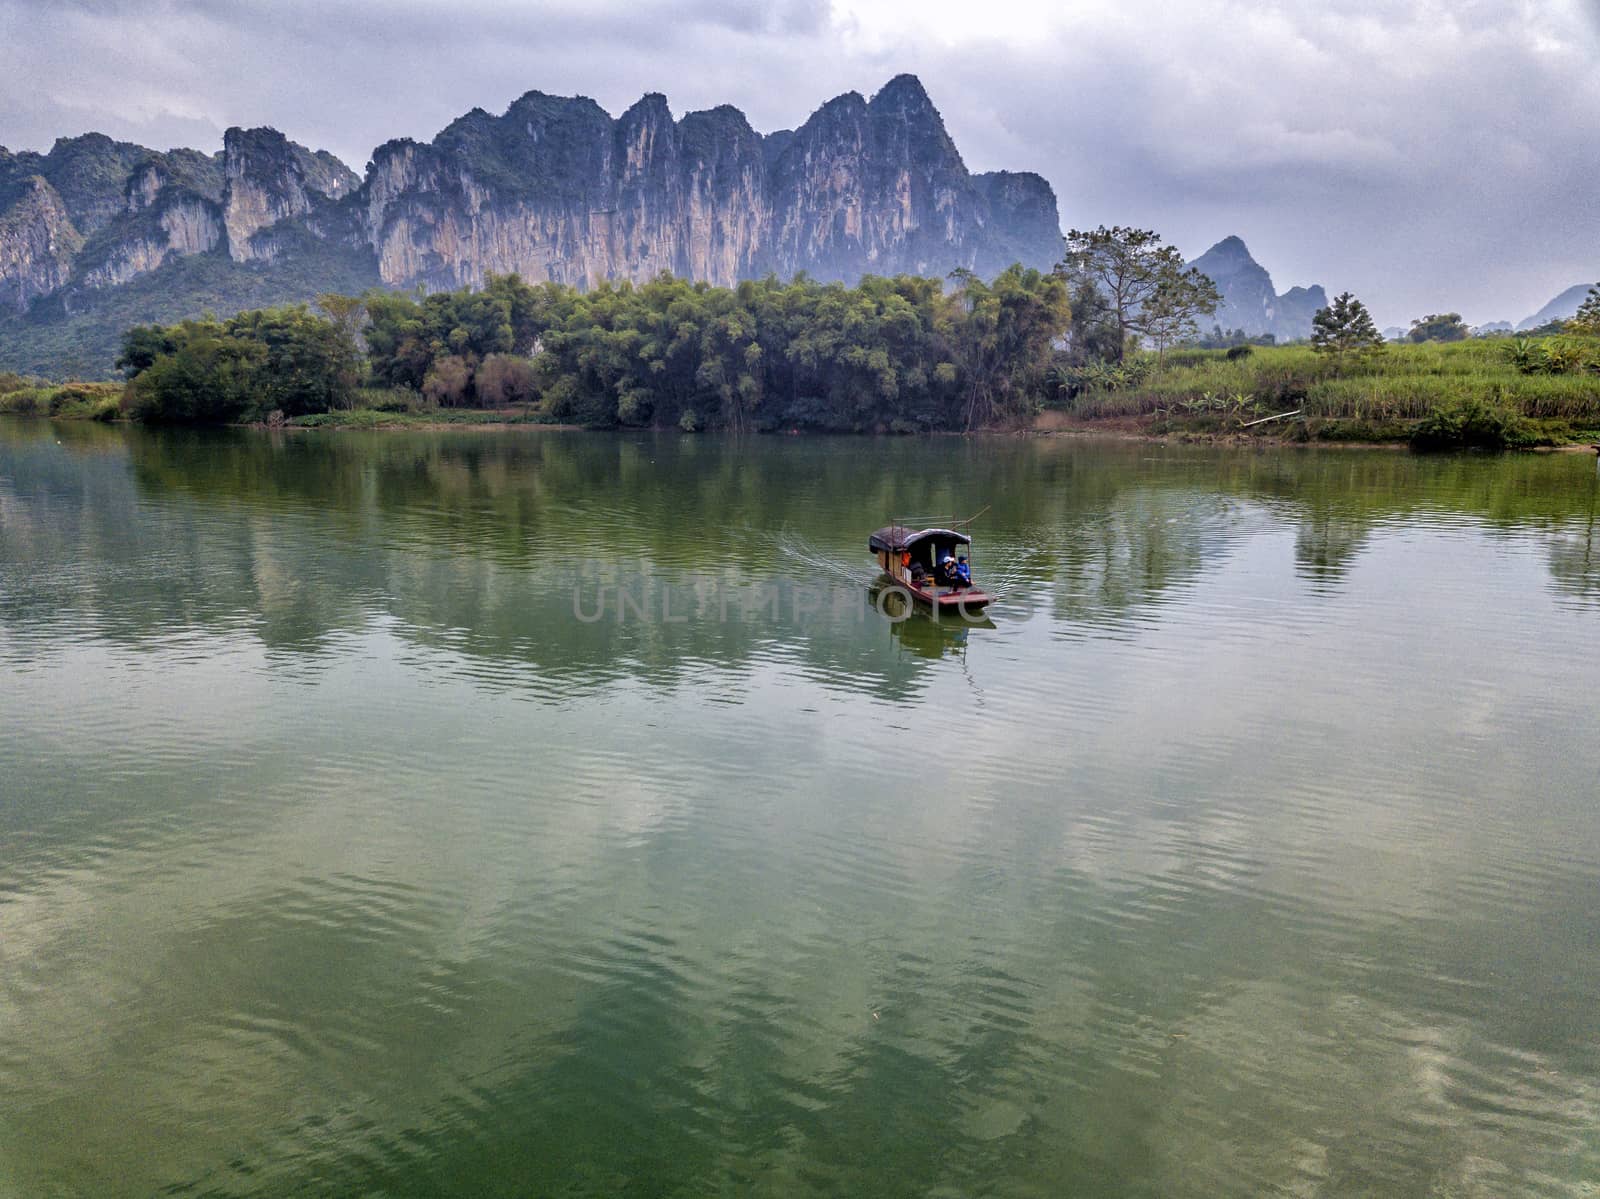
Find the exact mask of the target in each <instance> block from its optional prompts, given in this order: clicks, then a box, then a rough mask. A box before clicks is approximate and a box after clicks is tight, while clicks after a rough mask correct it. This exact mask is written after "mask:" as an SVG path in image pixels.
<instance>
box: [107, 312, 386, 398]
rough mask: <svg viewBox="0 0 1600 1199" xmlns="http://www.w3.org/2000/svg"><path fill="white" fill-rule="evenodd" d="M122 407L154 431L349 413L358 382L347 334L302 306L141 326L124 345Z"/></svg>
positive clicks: (352, 344) (121, 361) (125, 337)
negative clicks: (223, 318)
mask: <svg viewBox="0 0 1600 1199" xmlns="http://www.w3.org/2000/svg"><path fill="white" fill-rule="evenodd" d="M117 365H118V366H119V367H121V368H122V370H123V371H124V372H125V373H126V374H127V375H128V388H127V394H126V396H125V398H124V400H123V408H124V410H125V411H126V412H127V413H128V415H130V416H132V417H133V418H134V419H136V420H142V421H146V422H149V423H152V424H225V423H228V422H230V421H239V420H250V419H262V418H268V417H272V416H273V414H281V416H282V417H290V416H299V415H303V414H305V413H311V412H326V411H328V410H329V409H331V408H336V407H342V406H346V405H347V404H348V403H349V402H350V400H351V398H352V397H353V395H354V391H355V387H356V383H357V381H358V372H357V367H358V360H357V356H356V347H355V344H354V342H353V341H352V340H351V338H350V336H349V334H348V332H347V331H346V330H344V329H342V328H340V327H339V325H338V324H337V323H336V322H334V321H331V320H326V319H324V318H322V317H319V316H316V315H315V314H313V313H311V312H309V311H308V310H307V309H306V308H305V307H304V306H303V305H296V306H293V307H286V308H270V309H264V310H260V309H258V310H256V311H253V312H241V313H240V314H239V315H238V316H235V317H232V318H230V319H228V320H226V321H218V320H215V319H212V318H205V319H202V320H197V321H184V322H182V323H181V324H177V325H168V326H161V325H140V326H136V327H134V328H133V329H130V330H129V331H128V332H127V334H126V335H125V336H124V338H123V349H122V355H121V356H120V357H119V358H118V359H117Z"/></svg>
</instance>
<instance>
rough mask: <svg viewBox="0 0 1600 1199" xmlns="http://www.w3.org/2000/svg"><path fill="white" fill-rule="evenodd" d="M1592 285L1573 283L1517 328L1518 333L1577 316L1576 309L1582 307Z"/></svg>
mask: <svg viewBox="0 0 1600 1199" xmlns="http://www.w3.org/2000/svg"><path fill="white" fill-rule="evenodd" d="M1593 286H1594V284H1592V283H1575V284H1573V285H1572V286H1571V287H1569V288H1567V290H1566V291H1564V292H1562V293H1561V294H1560V295H1559V296H1557V297H1556V298H1555V299H1553V300H1551V301H1550V302H1549V303H1548V304H1546V305H1545V306H1544V307H1543V308H1541V309H1539V311H1538V312H1536V313H1534V314H1533V315H1532V316H1530V317H1529V318H1528V319H1527V320H1525V321H1523V322H1522V323H1521V324H1520V325H1518V326H1517V332H1518V333H1526V332H1527V331H1528V330H1529V329H1537V328H1538V327H1539V326H1540V325H1548V324H1549V323H1550V322H1551V321H1564V320H1568V319H1570V318H1571V317H1574V316H1577V315H1578V309H1579V308H1580V307H1582V306H1583V301H1584V300H1585V299H1586V298H1588V295H1589V289H1590V288H1591V287H1593Z"/></svg>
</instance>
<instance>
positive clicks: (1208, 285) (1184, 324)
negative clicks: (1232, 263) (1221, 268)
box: [1139, 270, 1222, 358]
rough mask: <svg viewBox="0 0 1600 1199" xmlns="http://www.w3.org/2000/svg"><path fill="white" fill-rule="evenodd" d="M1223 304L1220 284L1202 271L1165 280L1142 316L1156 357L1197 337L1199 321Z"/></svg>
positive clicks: (1186, 272) (1163, 355) (1140, 317)
mask: <svg viewBox="0 0 1600 1199" xmlns="http://www.w3.org/2000/svg"><path fill="white" fill-rule="evenodd" d="M1221 303H1222V293H1221V292H1219V291H1218V290H1217V285H1216V284H1215V283H1213V282H1212V281H1211V279H1210V278H1208V277H1207V276H1205V275H1202V274H1201V273H1200V272H1199V271H1196V270H1188V271H1184V272H1182V273H1181V274H1178V275H1176V276H1174V277H1172V278H1168V279H1164V280H1162V282H1161V284H1160V286H1158V287H1157V288H1156V294H1155V295H1154V296H1152V297H1151V298H1150V301H1149V302H1148V303H1147V304H1145V306H1144V309H1143V310H1142V311H1141V312H1140V313H1139V321H1140V323H1141V324H1142V325H1143V326H1144V328H1143V332H1144V335H1145V336H1146V337H1148V338H1149V339H1150V340H1151V341H1153V342H1155V343H1156V357H1157V358H1163V357H1165V356H1166V352H1167V347H1168V346H1169V345H1171V344H1172V343H1173V342H1176V341H1182V340H1183V339H1184V338H1186V337H1193V336H1194V335H1195V334H1197V333H1198V332H1199V331H1200V330H1199V326H1198V324H1197V323H1196V320H1197V318H1198V317H1200V316H1209V315H1210V314H1211V313H1213V312H1215V311H1216V310H1217V305H1219V304H1221Z"/></svg>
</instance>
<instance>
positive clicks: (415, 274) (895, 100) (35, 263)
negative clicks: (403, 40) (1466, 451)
mask: <svg viewBox="0 0 1600 1199" xmlns="http://www.w3.org/2000/svg"><path fill="white" fill-rule="evenodd" d="M1061 249H1062V246H1061V227H1060V220H1059V217H1058V215H1057V212H1056V198H1055V193H1054V192H1053V191H1052V190H1051V188H1050V185H1049V184H1048V183H1047V182H1045V180H1044V179H1042V178H1040V177H1039V176H1038V175H1032V174H1026V173H1012V172H1007V171H999V172H992V173H989V174H979V175H974V174H972V173H970V172H969V171H968V170H967V167H966V164H965V163H964V162H963V161H962V158H961V155H960V153H959V151H958V150H957V149H956V146H955V143H954V142H953V141H952V140H951V138H950V135H949V134H948V132H946V130H945V127H944V121H943V119H942V118H941V117H940V115H939V111H938V109H936V108H935V107H934V106H933V103H932V101H931V100H930V99H929V98H928V94H927V92H926V91H924V90H923V87H922V84H921V83H920V82H918V80H917V79H916V78H915V76H912V75H899V76H896V77H895V78H894V79H891V80H890V81H889V82H888V83H887V84H886V85H885V86H884V87H883V88H882V90H880V91H879V92H878V93H877V95H875V96H873V97H872V99H871V100H868V99H866V98H865V97H863V96H862V95H861V94H860V93H858V92H847V93H846V94H845V95H842V96H839V97H836V98H835V99H833V100H830V101H829V102H828V103H826V104H824V105H823V106H822V107H821V108H820V109H818V110H817V112H815V113H814V114H813V115H812V116H811V118H810V119H809V120H807V121H806V122H805V124H803V125H801V126H800V128H798V129H796V130H792V131H790V130H783V131H779V132H777V133H772V134H768V135H765V136H763V135H762V134H759V133H757V132H756V131H755V130H753V129H751V127H750V125H749V122H748V121H746V119H745V117H744V114H743V113H741V112H740V111H739V110H738V109H736V108H731V107H728V106H723V107H720V108H714V109H710V110H709V111H705V112H691V113H688V114H686V115H685V116H683V117H681V118H679V119H677V120H674V119H673V116H672V114H671V112H670V111H669V109H668V107H667V100H666V97H664V96H662V95H659V94H654V93H652V94H650V95H646V96H645V97H643V98H642V99H641V100H639V101H638V102H637V103H636V104H634V105H633V106H632V107H631V108H629V109H628V110H627V111H626V112H624V113H623V114H622V115H621V116H620V117H616V118H613V117H611V116H610V115H608V114H607V113H606V112H605V111H604V110H603V109H601V108H600V106H599V105H598V104H596V103H595V102H594V101H593V100H590V99H587V98H585V97H571V98H566V97H558V96H548V95H545V94H544V93H542V92H529V93H527V94H526V95H524V96H523V97H522V98H521V99H519V100H517V101H516V102H515V103H514V104H512V105H511V106H510V108H508V109H507V110H506V112H505V113H504V114H502V115H500V116H494V115H491V114H490V113H487V112H485V111H484V110H482V109H474V110H472V111H471V112H469V113H467V114H466V115H465V116H463V117H460V118H459V119H457V120H455V121H453V122H452V123H451V124H450V125H449V126H448V127H447V128H445V129H444V131H443V132H441V133H440V134H439V135H438V137H436V138H435V139H434V140H433V141H432V142H428V143H421V142H415V141H412V140H410V139H402V140H399V141H391V142H387V143H385V144H384V145H382V146H379V147H378V148H377V149H376V150H374V151H373V154H372V161H371V162H370V163H369V164H368V165H367V168H366V174H365V177H364V178H360V177H357V176H356V175H355V174H354V173H353V172H352V171H350V170H349V169H348V168H347V167H345V166H344V165H343V164H342V163H340V162H339V161H338V160H337V159H335V158H334V157H333V156H332V155H330V154H327V153H325V152H322V151H311V150H307V149H306V148H305V147H303V146H299V145H297V144H295V143H294V142H292V141H289V140H288V139H287V138H285V137H284V136H283V135H282V134H281V133H279V132H277V131H276V130H273V129H250V130H245V129H230V130H228V132H227V134H226V136H225V137H224V139H223V147H222V151H221V153H218V154H210V155H207V154H202V153H199V152H197V151H194V150H174V151H170V152H168V153H158V152H156V151H153V150H148V149H145V148H144V147H141V146H136V145H132V144H129V143H126V142H115V141H112V140H111V139H110V138H108V137H105V136H103V135H101V134H87V135H85V136H83V137H79V138H71V139H62V140H59V141H57V142H56V144H55V146H54V148H53V149H51V151H50V152H49V153H48V154H43V155H41V154H36V153H31V152H24V153H19V154H12V153H10V152H8V151H6V150H4V149H0V312H3V311H4V310H6V309H9V310H11V312H12V313H15V314H18V315H15V316H13V317H12V318H11V319H10V320H8V321H6V322H5V324H4V326H3V327H0V366H6V367H12V368H17V367H21V368H23V369H30V370H36V371H44V372H48V373H60V372H62V371H65V370H71V371H79V372H82V373H96V372H102V373H103V372H104V371H105V370H107V369H109V366H110V358H111V356H112V347H113V346H114V344H115V340H116V337H117V335H118V334H119V333H120V328H121V325H122V324H125V323H127V322H128V321H130V320H134V321H138V320H153V319H160V320H172V319H175V318H176V317H178V316H183V315H190V314H197V313H198V312H200V311H201V310H202V309H204V308H210V309H212V310H214V311H217V312H219V313H225V312H229V311H234V310H237V308H239V307H241V306H245V305H253V304H259V303H263V302H267V303H271V302H281V301H284V300H293V299H306V298H310V297H312V296H314V295H315V294H317V293H318V292H320V291H326V290H350V289H352V288H353V289H355V290H360V289H361V288H364V287H367V286H374V285H378V284H383V285H387V286H390V287H396V288H410V287H414V286H418V285H421V286H424V287H427V288H430V289H439V288H454V287H460V286H464V285H477V284H481V283H482V282H483V281H484V279H485V278H486V277H487V276H488V275H489V274H492V273H508V272H513V271H514V272H517V273H519V274H521V275H522V276H523V278H525V279H528V280H530V281H540V280H547V279H548V280H556V281H559V282H562V283H569V284H574V285H577V286H580V287H588V286H593V285H595V284H597V283H600V282H602V281H605V280H619V279H631V280H635V281H641V280H645V279H649V278H651V277H653V276H654V275H656V274H658V273H659V272H661V271H672V272H673V273H675V274H678V275H681V276H687V277H690V278H694V279H701V280H706V281H708V282H711V283H716V284H723V285H728V284H732V283H735V282H737V281H739V280H741V279H747V278H757V277H760V276H762V275H765V274H767V273H768V272H774V273H776V274H778V275H780V276H782V277H789V276H791V275H794V274H795V273H797V272H800V271H805V272H808V273H809V274H811V275H812V276H813V277H815V278H819V279H825V280H832V279H839V280H845V281H848V282H854V281H855V280H856V279H858V278H859V277H860V276H861V275H863V274H867V273H873V274H895V273H899V272H910V273H916V274H931V275H940V276H942V275H945V274H947V273H949V272H950V271H951V270H953V269H955V268H958V267H961V268H967V269H970V270H973V271H976V272H977V273H979V274H980V275H984V276H989V275H993V274H995V273H997V272H998V271H1000V270H1001V269H1003V268H1004V267H1006V266H1008V265H1010V264H1011V263H1012V262H1017V261H1020V262H1023V263H1025V264H1027V265H1030V266H1038V267H1046V268H1047V267H1049V266H1051V265H1053V264H1054V263H1055V262H1056V261H1057V259H1059V258H1060V257H1061ZM114 323H115V324H116V325H117V327H116V328H112V327H111V326H112V325H113V324H114Z"/></svg>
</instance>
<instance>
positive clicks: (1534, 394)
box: [1053, 339, 1600, 444]
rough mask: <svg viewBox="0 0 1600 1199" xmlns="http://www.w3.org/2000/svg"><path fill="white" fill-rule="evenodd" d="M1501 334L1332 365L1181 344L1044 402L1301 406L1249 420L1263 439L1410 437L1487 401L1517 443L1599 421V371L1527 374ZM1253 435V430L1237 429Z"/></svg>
mask: <svg viewBox="0 0 1600 1199" xmlns="http://www.w3.org/2000/svg"><path fill="white" fill-rule="evenodd" d="M1509 344H1510V343H1509V342H1507V341H1506V340H1503V339H1500V340H1495V339H1484V340H1475V341H1467V342H1457V343H1454V344H1449V345H1445V344H1429V345H1417V346H1412V345H1398V346H1389V347H1388V348H1386V349H1385V350H1384V351H1383V352H1382V353H1380V354H1376V355H1372V356H1370V357H1368V358H1366V359H1362V360H1348V361H1346V362H1343V363H1340V362H1336V361H1333V360H1331V359H1329V358H1326V357H1324V356H1322V355H1319V354H1317V353H1315V352H1314V351H1313V350H1312V349H1311V348H1310V347H1309V346H1278V347H1264V348H1261V349H1257V350H1256V351H1255V352H1254V353H1252V354H1251V355H1249V356H1248V357H1246V358H1242V359H1236V360H1234V361H1229V360H1228V358H1227V357H1226V354H1225V353H1224V352H1223V351H1220V350H1218V351H1204V350H1196V351H1181V352H1176V353H1172V354H1169V355H1168V358H1167V361H1166V363H1164V364H1163V365H1162V366H1160V367H1158V368H1157V369H1156V370H1155V371H1153V372H1152V373H1151V375H1150V377H1149V378H1148V379H1146V380H1145V381H1144V382H1142V383H1140V384H1138V385H1136V386H1133V387H1128V388H1124V389H1119V390H1109V391H1108V390H1104V389H1096V390H1090V391H1086V392H1083V393H1081V394H1079V395H1077V396H1075V397H1073V398H1072V399H1071V400H1070V401H1066V402H1057V403H1055V404H1054V405H1053V406H1055V407H1058V408H1061V409H1064V410H1065V411H1068V412H1070V413H1071V414H1072V415H1074V416H1076V417H1079V418H1081V419H1085V420H1097V419H1114V418H1145V419H1147V420H1148V421H1149V422H1150V423H1151V424H1153V425H1159V426H1162V427H1163V428H1165V429H1166V430H1168V431H1176V430H1181V429H1190V430H1193V431H1198V432H1224V431H1241V429H1242V426H1243V425H1244V424H1245V423H1246V422H1248V421H1251V420H1255V419H1257V418H1258V417H1262V416H1269V415H1275V414H1278V413H1285V412H1290V411H1294V410H1296V409H1298V410H1300V412H1301V415H1300V417H1298V418H1296V420H1295V422H1293V424H1294V426H1295V428H1294V430H1293V431H1291V427H1290V424H1291V422H1287V421H1286V422H1281V423H1274V424H1268V425H1261V426H1256V428H1255V430H1254V431H1255V432H1257V433H1261V434H1266V435H1271V436H1285V435H1289V436H1298V437H1307V436H1309V437H1312V438H1316V439H1322V440H1379V441H1404V440H1409V439H1410V437H1411V436H1412V434H1413V432H1415V430H1416V427H1417V426H1418V424H1419V423H1420V422H1423V421H1424V420H1428V419H1430V418H1436V417H1438V416H1439V415H1440V414H1442V413H1457V412H1466V411H1468V410H1470V409H1473V408H1475V407H1486V408H1488V409H1492V410H1493V411H1495V412H1497V413H1504V414H1506V415H1507V416H1508V417H1509V418H1511V419H1512V422H1513V425H1514V426H1515V428H1516V430H1517V433H1516V437H1514V438H1513V440H1512V444H1521V443H1522V440H1523V439H1527V440H1531V441H1532V442H1534V443H1545V444H1556V443H1560V442H1563V441H1566V440H1577V439H1579V438H1580V437H1583V436H1588V435H1589V431H1591V430H1593V429H1595V428H1597V427H1600V374H1596V373H1589V372H1588V371H1577V372H1574V373H1571V374H1524V373H1522V372H1521V371H1519V370H1518V369H1517V368H1516V367H1515V366H1514V365H1513V364H1512V363H1511V361H1510V359H1509V357H1508V353H1507V349H1508V346H1509ZM1242 431H1244V432H1250V431H1251V430H1242Z"/></svg>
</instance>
